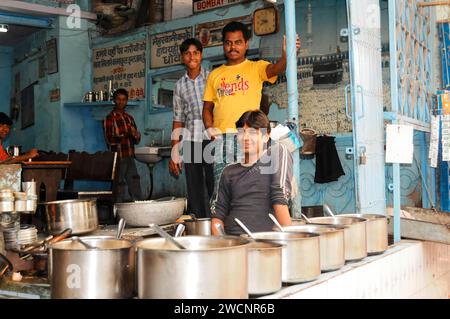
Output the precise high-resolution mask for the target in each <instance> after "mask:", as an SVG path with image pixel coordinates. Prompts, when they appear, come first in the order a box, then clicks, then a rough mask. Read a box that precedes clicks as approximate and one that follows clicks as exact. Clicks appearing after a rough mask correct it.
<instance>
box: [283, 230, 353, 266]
mask: <svg viewBox="0 0 450 319" xmlns="http://www.w3.org/2000/svg"><path fill="white" fill-rule="evenodd" d="M283 228H284V231H285V232H308V233H317V234H320V269H321V270H322V271H332V270H336V269H339V268H341V267H342V266H344V264H345V240H344V230H345V227H342V226H328V225H301V226H287V227H286V226H285V227H283Z"/></svg>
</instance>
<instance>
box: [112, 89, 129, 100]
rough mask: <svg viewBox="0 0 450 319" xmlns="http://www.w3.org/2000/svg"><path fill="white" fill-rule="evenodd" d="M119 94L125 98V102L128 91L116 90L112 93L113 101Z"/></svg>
mask: <svg viewBox="0 0 450 319" xmlns="http://www.w3.org/2000/svg"><path fill="white" fill-rule="evenodd" d="M119 94H121V95H125V96H126V97H127V100H128V91H127V90H125V89H117V90H115V91H114V93H113V100H115V99H116V97H117V96H118V95H119Z"/></svg>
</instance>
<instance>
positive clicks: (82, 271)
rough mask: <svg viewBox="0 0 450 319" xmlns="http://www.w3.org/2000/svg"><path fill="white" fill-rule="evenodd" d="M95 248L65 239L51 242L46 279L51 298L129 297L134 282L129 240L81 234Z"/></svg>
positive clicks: (131, 249) (132, 250)
mask: <svg viewBox="0 0 450 319" xmlns="http://www.w3.org/2000/svg"><path fill="white" fill-rule="evenodd" d="M81 239H82V240H83V241H84V242H85V243H87V244H89V245H91V246H93V247H95V249H87V248H85V247H84V246H83V245H82V244H81V243H78V242H75V241H72V240H70V239H66V240H63V241H60V242H58V243H55V244H52V245H51V246H50V251H49V278H50V282H51V289H52V298H69V299H113V298H114V299H116V298H131V297H133V294H134V284H135V277H134V276H135V251H134V248H133V245H132V243H131V242H129V241H127V240H119V239H114V238H108V237H81Z"/></svg>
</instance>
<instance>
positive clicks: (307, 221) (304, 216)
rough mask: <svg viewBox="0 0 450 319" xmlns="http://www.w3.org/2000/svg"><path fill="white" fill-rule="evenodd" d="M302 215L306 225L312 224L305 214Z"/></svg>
mask: <svg viewBox="0 0 450 319" xmlns="http://www.w3.org/2000/svg"><path fill="white" fill-rule="evenodd" d="M301 214H302V217H303V218H304V219H305V220H306V223H307V224H312V222H311V221H310V220H309V218H308V217H306V215H305V214H303V213H301Z"/></svg>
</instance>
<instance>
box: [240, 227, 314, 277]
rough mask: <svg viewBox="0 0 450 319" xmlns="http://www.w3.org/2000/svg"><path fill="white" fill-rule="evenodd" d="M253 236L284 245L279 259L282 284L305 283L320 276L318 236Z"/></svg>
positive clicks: (271, 234)
mask: <svg viewBox="0 0 450 319" xmlns="http://www.w3.org/2000/svg"><path fill="white" fill-rule="evenodd" d="M242 236H244V237H245V236H247V235H242ZM253 236H254V237H255V238H256V239H264V240H271V241H274V242H277V243H279V244H283V245H284V247H283V248H282V257H281V259H282V271H281V276H282V281H283V282H286V283H300V282H307V281H311V280H314V279H316V278H317V277H318V276H320V246H319V245H320V244H319V241H320V240H319V234H314V233H281V232H261V233H253Z"/></svg>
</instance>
